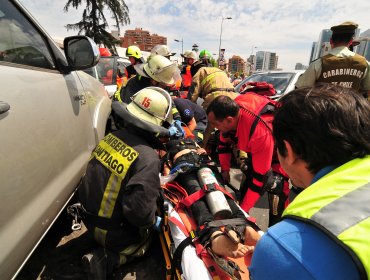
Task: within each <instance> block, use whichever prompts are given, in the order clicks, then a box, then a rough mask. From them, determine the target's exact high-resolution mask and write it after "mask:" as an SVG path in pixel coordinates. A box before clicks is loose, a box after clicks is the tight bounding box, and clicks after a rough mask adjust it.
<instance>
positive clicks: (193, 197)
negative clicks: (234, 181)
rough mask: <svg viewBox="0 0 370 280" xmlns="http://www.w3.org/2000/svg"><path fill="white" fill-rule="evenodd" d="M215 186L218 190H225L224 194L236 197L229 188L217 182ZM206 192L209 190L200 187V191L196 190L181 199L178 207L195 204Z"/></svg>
mask: <svg viewBox="0 0 370 280" xmlns="http://www.w3.org/2000/svg"><path fill="white" fill-rule="evenodd" d="M214 186H215V188H216V189H217V190H218V191H221V192H223V194H224V195H226V196H228V197H230V198H231V199H234V197H233V196H232V195H231V194H230V193H229V192H228V191H227V190H225V189H224V188H222V187H220V186H219V185H217V184H215V185H214ZM206 194H207V191H205V190H204V189H200V190H199V191H196V192H195V193H192V194H191V195H189V196H187V197H185V198H184V199H183V200H181V201H180V202H179V205H178V207H181V206H185V207H187V208H189V207H190V206H191V205H193V203H194V202H196V201H198V200H199V199H201V198H202V197H203V196H205V195H206Z"/></svg>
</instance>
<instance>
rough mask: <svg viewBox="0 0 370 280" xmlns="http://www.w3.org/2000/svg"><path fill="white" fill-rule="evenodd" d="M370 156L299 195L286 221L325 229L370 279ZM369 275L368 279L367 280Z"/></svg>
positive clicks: (338, 171) (290, 208) (353, 161)
mask: <svg viewBox="0 0 370 280" xmlns="http://www.w3.org/2000/svg"><path fill="white" fill-rule="evenodd" d="M369 197H370V156H367V157H365V158H362V159H354V160H352V161H350V162H347V163H346V164H344V165H342V166H340V167H338V168H336V169H335V170H333V171H332V172H330V173H328V174H327V175H326V176H324V177H322V178H321V179H320V180H318V181H317V182H315V183H314V184H312V185H311V186H310V187H308V188H307V189H305V190H304V191H303V192H302V193H301V194H299V195H298V196H297V197H296V198H295V200H293V202H292V203H291V204H290V205H289V206H288V207H287V208H286V209H285V211H284V214H283V217H289V218H293V219H299V220H303V221H305V222H307V223H310V224H312V225H314V226H316V227H317V228H319V229H322V230H323V232H324V233H326V234H327V235H328V236H329V237H331V238H332V239H333V240H335V241H336V242H337V243H338V244H339V245H341V246H342V247H343V248H344V249H345V250H346V251H347V252H348V253H349V254H350V255H351V256H352V259H353V260H354V262H355V264H356V266H357V268H358V270H359V272H360V275H361V276H362V277H361V278H362V279H370V242H369V236H370V203H369ZM366 275H367V276H366Z"/></svg>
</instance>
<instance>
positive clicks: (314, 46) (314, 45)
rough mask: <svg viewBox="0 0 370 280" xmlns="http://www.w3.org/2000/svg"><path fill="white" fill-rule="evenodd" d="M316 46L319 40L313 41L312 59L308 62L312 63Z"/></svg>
mask: <svg viewBox="0 0 370 280" xmlns="http://www.w3.org/2000/svg"><path fill="white" fill-rule="evenodd" d="M316 48H317V42H312V47H311V54H310V61H309V62H308V64H310V63H311V62H312V61H314V55H315V50H316Z"/></svg>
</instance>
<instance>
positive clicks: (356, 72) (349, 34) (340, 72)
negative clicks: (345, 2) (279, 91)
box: [296, 21, 370, 98]
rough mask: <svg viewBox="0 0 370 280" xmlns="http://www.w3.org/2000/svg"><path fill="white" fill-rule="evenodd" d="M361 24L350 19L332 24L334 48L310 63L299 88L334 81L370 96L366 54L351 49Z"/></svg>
mask: <svg viewBox="0 0 370 280" xmlns="http://www.w3.org/2000/svg"><path fill="white" fill-rule="evenodd" d="M357 27H358V24H356V23H353V22H350V21H346V22H344V23H342V24H340V25H336V26H332V27H331V30H332V32H333V34H332V36H331V38H330V44H331V47H332V50H331V51H330V52H329V53H328V54H327V55H325V56H323V57H321V58H320V59H317V60H315V61H314V62H312V63H311V64H310V66H309V67H308V69H307V70H306V71H305V73H304V74H303V75H302V76H301V77H300V78H299V79H298V81H297V83H296V87H297V88H301V87H307V86H308V87H312V86H314V85H315V84H316V83H332V84H336V85H340V86H343V87H345V88H352V89H355V90H356V91H358V92H360V93H361V94H364V95H365V97H366V96H367V97H368V98H370V64H369V62H368V61H366V59H365V58H364V57H363V56H361V55H358V54H356V53H354V52H352V51H351V50H349V47H351V46H352V43H353V37H354V35H355V31H356V29H357Z"/></svg>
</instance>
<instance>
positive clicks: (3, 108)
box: [0, 101, 10, 114]
mask: <svg viewBox="0 0 370 280" xmlns="http://www.w3.org/2000/svg"><path fill="white" fill-rule="evenodd" d="M9 109H10V105H9V104H8V103H6V102H4V101H0V114H3V113H5V112H8V111H9Z"/></svg>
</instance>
